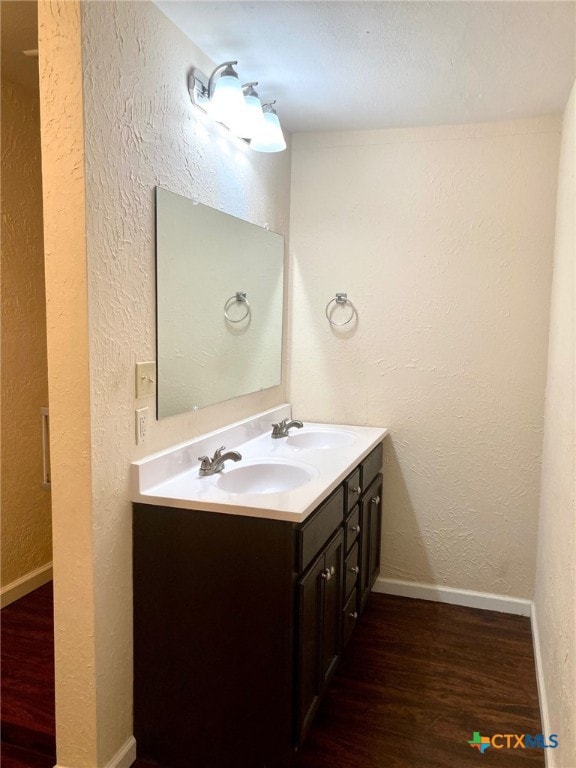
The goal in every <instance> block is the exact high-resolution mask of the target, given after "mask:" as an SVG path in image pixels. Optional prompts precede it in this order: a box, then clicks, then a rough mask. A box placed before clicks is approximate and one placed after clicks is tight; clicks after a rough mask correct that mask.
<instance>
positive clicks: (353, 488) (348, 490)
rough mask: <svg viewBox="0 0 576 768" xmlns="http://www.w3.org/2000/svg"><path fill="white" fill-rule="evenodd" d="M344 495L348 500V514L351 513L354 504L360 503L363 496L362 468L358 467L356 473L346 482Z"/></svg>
mask: <svg viewBox="0 0 576 768" xmlns="http://www.w3.org/2000/svg"><path fill="white" fill-rule="evenodd" d="M344 493H345V498H346V512H349V511H350V510H351V509H352V507H353V506H354V504H356V502H358V501H359V499H360V495H361V494H362V488H361V487H360V467H356V469H355V470H354V472H352V474H351V475H350V476H349V477H347V478H346V480H345V481H344Z"/></svg>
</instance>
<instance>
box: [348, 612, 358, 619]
mask: <svg viewBox="0 0 576 768" xmlns="http://www.w3.org/2000/svg"><path fill="white" fill-rule="evenodd" d="M348 615H349V616H350V618H351V619H357V618H358V613H357V612H356V611H354V612H353V613H350V614H348Z"/></svg>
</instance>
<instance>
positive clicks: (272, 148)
mask: <svg viewBox="0 0 576 768" xmlns="http://www.w3.org/2000/svg"><path fill="white" fill-rule="evenodd" d="M263 112H264V121H263V124H262V127H261V130H259V131H258V133H257V134H256V136H254V138H253V139H252V141H251V142H250V147H251V148H252V149H253V150H255V151H256V152H282V151H283V150H284V149H286V141H285V140H284V134H283V133H282V127H281V126H280V120H279V119H278V115H277V114H276V110H275V109H274V107H271V106H270V105H268V104H267V105H266V106H265V107H264V109H263Z"/></svg>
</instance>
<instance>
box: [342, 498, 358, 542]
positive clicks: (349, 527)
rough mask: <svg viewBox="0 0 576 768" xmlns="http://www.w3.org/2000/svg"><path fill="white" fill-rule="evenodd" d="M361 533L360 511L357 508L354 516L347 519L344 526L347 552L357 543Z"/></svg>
mask: <svg viewBox="0 0 576 768" xmlns="http://www.w3.org/2000/svg"><path fill="white" fill-rule="evenodd" d="M359 533H360V509H359V507H355V508H354V511H353V512H352V514H351V515H350V516H349V517H347V518H346V522H345V524H344V536H345V542H344V545H345V546H344V549H345V551H346V552H348V550H349V549H350V547H351V546H352V544H354V542H355V541H356V539H357V537H358V534H359Z"/></svg>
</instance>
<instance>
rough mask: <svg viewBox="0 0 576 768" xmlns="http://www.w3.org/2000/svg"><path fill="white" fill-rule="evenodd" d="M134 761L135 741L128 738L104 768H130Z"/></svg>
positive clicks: (132, 738) (132, 737) (131, 737)
mask: <svg viewBox="0 0 576 768" xmlns="http://www.w3.org/2000/svg"><path fill="white" fill-rule="evenodd" d="M134 760H136V739H135V738H134V736H130V738H129V739H128V741H127V742H126V743H125V744H124V746H122V747H120V749H119V750H118V752H116V754H115V755H114V757H113V758H112V760H110V762H109V763H107V765H106V768H130V766H131V765H132V763H133V762H134Z"/></svg>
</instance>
